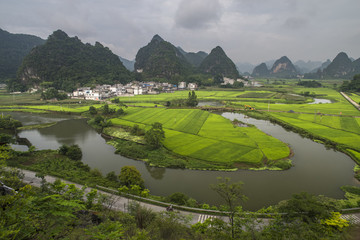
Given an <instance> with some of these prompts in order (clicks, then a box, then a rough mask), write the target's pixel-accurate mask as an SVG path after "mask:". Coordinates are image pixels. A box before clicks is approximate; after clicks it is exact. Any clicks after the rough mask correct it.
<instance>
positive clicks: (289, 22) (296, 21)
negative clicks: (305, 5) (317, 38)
mask: <svg viewBox="0 0 360 240" xmlns="http://www.w3.org/2000/svg"><path fill="white" fill-rule="evenodd" d="M307 24H308V21H307V20H306V19H305V18H303V17H289V18H288V19H286V21H285V23H284V26H285V27H286V28H289V29H291V30H295V31H296V30H299V28H303V27H305V26H306V25H307Z"/></svg>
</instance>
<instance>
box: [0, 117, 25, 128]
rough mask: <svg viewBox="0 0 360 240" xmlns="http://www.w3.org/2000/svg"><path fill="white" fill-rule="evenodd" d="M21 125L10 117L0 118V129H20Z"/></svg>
mask: <svg viewBox="0 0 360 240" xmlns="http://www.w3.org/2000/svg"><path fill="white" fill-rule="evenodd" d="M21 126H22V123H21V122H20V121H18V120H15V119H13V118H12V117H11V116H10V115H5V116H4V115H1V116H0V129H1V128H3V129H13V130H14V129H16V128H18V127H21Z"/></svg>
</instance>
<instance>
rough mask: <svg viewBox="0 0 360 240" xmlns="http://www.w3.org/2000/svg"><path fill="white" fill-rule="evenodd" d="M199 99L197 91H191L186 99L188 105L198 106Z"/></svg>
mask: <svg viewBox="0 0 360 240" xmlns="http://www.w3.org/2000/svg"><path fill="white" fill-rule="evenodd" d="M198 103H199V101H198V100H197V96H196V93H195V91H191V92H189V96H188V99H187V100H186V105H187V106H189V107H196V106H197V105H198Z"/></svg>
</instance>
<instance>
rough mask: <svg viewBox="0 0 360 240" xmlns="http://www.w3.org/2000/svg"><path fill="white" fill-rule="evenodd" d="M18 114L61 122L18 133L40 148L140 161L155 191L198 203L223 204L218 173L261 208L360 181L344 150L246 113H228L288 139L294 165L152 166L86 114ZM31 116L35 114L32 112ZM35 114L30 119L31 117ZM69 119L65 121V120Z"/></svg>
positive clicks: (119, 162) (96, 162) (115, 163)
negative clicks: (119, 146) (73, 147)
mask: <svg viewBox="0 0 360 240" xmlns="http://www.w3.org/2000/svg"><path fill="white" fill-rule="evenodd" d="M11 115H13V116H14V118H15V119H18V120H20V121H22V122H23V124H27V122H28V121H30V122H31V123H32V124H34V123H38V122H39V123H40V122H51V121H59V123H58V124H56V125H54V126H52V127H49V128H43V129H36V130H26V131H21V132H20V133H19V136H20V137H23V138H27V139H29V140H30V142H31V143H32V144H33V145H34V146H35V147H36V148H37V149H58V148H59V147H60V146H61V145H62V144H68V145H70V144H78V145H79V146H80V147H81V149H82V151H83V159H82V161H83V162H84V163H86V164H88V165H89V166H90V167H92V168H98V169H99V170H100V171H101V172H102V173H103V174H106V173H108V172H110V171H115V172H116V173H120V169H121V167H123V166H125V165H133V166H135V167H136V168H137V169H138V170H139V171H140V172H141V174H142V177H143V178H144V180H145V184H146V187H147V188H148V189H149V190H150V192H151V193H152V194H154V195H161V196H167V195H169V194H171V193H174V192H183V193H185V194H187V195H189V196H190V197H192V198H195V199H196V200H198V201H199V202H206V203H210V204H220V203H221V199H220V198H219V196H218V195H217V194H216V193H215V192H214V191H213V190H211V189H210V188H209V185H210V184H213V183H216V181H217V180H216V177H219V176H221V177H230V178H231V179H232V180H233V181H242V182H244V194H245V195H246V196H247V197H248V198H249V200H248V201H247V202H246V203H244V208H245V209H249V210H256V209H259V208H261V207H263V206H268V205H271V204H276V203H277V202H279V201H281V200H284V199H288V198H290V197H291V195H292V194H293V193H299V192H302V191H306V192H309V193H313V194H321V195H325V196H328V197H333V198H342V197H343V195H344V194H343V192H342V191H341V190H340V187H341V186H343V185H355V186H360V184H359V183H358V182H357V180H356V179H355V178H354V177H353V171H352V169H353V167H354V162H353V161H352V160H351V159H350V158H349V157H348V156H346V155H345V154H343V153H340V152H335V151H334V150H327V149H326V148H325V147H324V146H323V145H321V144H319V143H315V142H313V141H311V140H309V139H306V138H302V137H301V136H299V135H298V134H296V133H293V132H287V131H286V130H284V129H283V128H282V127H280V126H278V125H274V124H272V123H270V122H269V121H263V120H255V119H252V118H247V117H245V116H244V115H242V114H236V113H223V114H222V115H223V116H224V117H226V118H229V119H234V118H236V119H238V120H241V121H243V122H248V123H251V124H254V125H256V126H257V127H258V128H259V129H261V130H262V131H264V132H266V133H267V134H270V135H272V136H274V137H276V138H278V139H280V140H282V141H283V142H285V143H287V144H289V146H290V147H291V148H292V149H293V151H294V153H295V154H294V156H293V157H292V158H291V159H292V160H293V164H294V167H292V168H291V169H290V170H287V171H250V170H238V171H236V172H217V171H196V170H181V169H165V168H155V167H149V166H147V165H146V164H144V163H143V162H141V161H136V160H132V159H129V158H126V157H122V156H120V155H116V154H114V151H115V149H114V148H113V147H112V146H110V145H108V144H106V141H105V139H103V138H102V137H101V136H100V135H99V134H98V133H97V132H96V131H95V130H94V129H92V128H91V127H90V126H88V125H87V124H86V120H85V119H68V116H63V115H50V114H48V115H39V114H29V113H11ZM29 115H30V116H29ZM29 119H30V120H29ZM65 119H66V120H65Z"/></svg>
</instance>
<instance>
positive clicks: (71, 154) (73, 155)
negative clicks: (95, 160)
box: [59, 144, 82, 161]
mask: <svg viewBox="0 0 360 240" xmlns="http://www.w3.org/2000/svg"><path fill="white" fill-rule="evenodd" d="M59 153H60V154H62V155H64V156H67V157H68V158H70V159H72V160H77V161H80V160H81V158H82V151H81V148H80V147H79V146H78V145H77V144H74V145H71V146H67V145H62V146H61V147H60V148H59Z"/></svg>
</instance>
